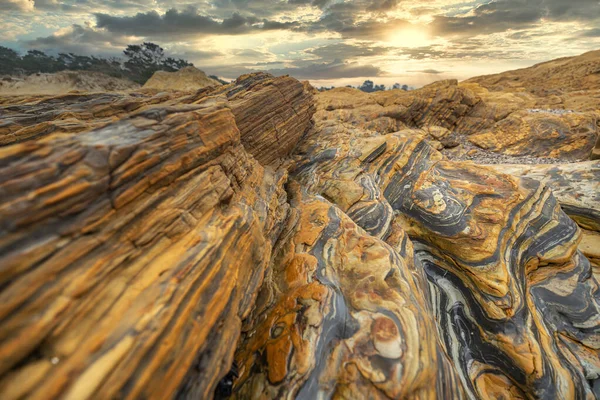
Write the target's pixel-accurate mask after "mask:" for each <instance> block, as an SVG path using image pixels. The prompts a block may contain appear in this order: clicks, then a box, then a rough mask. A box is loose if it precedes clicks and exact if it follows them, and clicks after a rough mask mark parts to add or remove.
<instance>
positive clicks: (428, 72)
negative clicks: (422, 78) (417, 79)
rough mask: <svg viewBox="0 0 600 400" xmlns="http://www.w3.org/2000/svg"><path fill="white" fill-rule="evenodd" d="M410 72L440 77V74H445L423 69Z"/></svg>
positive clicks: (435, 70)
mask: <svg viewBox="0 0 600 400" xmlns="http://www.w3.org/2000/svg"><path fill="white" fill-rule="evenodd" d="M408 72H419V73H422V74H433V75H438V74H443V73H444V71H438V70H437V69H422V70H420V71H408Z"/></svg>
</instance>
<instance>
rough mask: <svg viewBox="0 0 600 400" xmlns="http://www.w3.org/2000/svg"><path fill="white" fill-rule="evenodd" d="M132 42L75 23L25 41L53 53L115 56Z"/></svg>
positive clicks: (33, 46) (123, 37)
mask: <svg viewBox="0 0 600 400" xmlns="http://www.w3.org/2000/svg"><path fill="white" fill-rule="evenodd" d="M128 43H131V40H130V38H128V37H126V36H122V35H118V34H117V35H115V34H112V33H111V32H107V31H104V30H98V29H94V28H93V27H91V26H89V25H78V24H74V25H71V26H70V27H68V28H64V29H61V30H59V31H57V32H56V33H54V34H53V35H50V36H46V37H38V38H36V39H33V40H28V41H25V42H24V44H25V46H26V47H29V48H32V49H37V50H45V51H49V52H51V53H58V52H62V53H76V54H88V55H104V56H114V55H120V54H121V51H122V50H123V49H124V48H125V47H126V46H127V44H128Z"/></svg>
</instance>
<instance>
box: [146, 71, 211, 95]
mask: <svg viewBox="0 0 600 400" xmlns="http://www.w3.org/2000/svg"><path fill="white" fill-rule="evenodd" d="M219 85H221V83H219V82H217V81H216V80H214V79H212V78H209V77H208V76H206V74H205V73H204V72H203V71H200V70H199V69H198V68H196V67H185V68H182V69H180V70H179V71H175V72H167V71H156V72H155V73H154V75H152V76H151V77H150V79H148V81H147V82H146V83H145V84H144V89H158V90H183V91H187V90H197V89H202V88H204V87H207V86H219Z"/></svg>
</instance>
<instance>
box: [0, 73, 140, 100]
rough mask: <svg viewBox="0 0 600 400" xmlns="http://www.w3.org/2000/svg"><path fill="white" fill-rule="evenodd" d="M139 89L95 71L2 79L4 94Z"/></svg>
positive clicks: (120, 79)
mask: <svg viewBox="0 0 600 400" xmlns="http://www.w3.org/2000/svg"><path fill="white" fill-rule="evenodd" d="M139 87H140V85H139V84H137V83H135V82H132V81H130V80H128V79H122V78H114V77H112V76H108V75H106V74H103V73H101V72H94V71H61V72H56V73H39V74H33V75H29V76H25V77H14V76H5V77H3V78H0V94H2V95H27V94H61V93H67V92H70V91H80V92H118V91H127V90H132V89H137V88H139Z"/></svg>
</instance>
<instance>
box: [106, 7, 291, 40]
mask: <svg viewBox="0 0 600 400" xmlns="http://www.w3.org/2000/svg"><path fill="white" fill-rule="evenodd" d="M95 16H96V26H98V27H99V28H104V29H106V30H108V31H110V32H114V33H121V34H128V35H136V36H150V37H152V36H161V35H170V36H177V35H199V34H207V35H208V34H213V35H242V34H245V33H250V32H254V31H265V30H275V29H292V28H293V27H295V26H297V23H295V22H285V23H280V22H273V21H268V20H266V19H262V20H261V19H259V18H256V17H252V16H249V17H245V16H242V15H240V14H237V13H235V14H233V15H232V16H231V17H229V18H225V19H223V20H222V21H219V20H216V19H214V18H212V17H210V16H205V15H201V14H199V13H198V10H196V9H194V8H188V9H187V10H184V11H178V10H176V9H170V10H168V11H166V12H165V13H164V14H162V15H161V14H159V13H158V12H156V11H149V12H147V13H137V14H136V15H134V16H131V17H127V16H126V17H117V16H112V15H108V14H101V13H98V14H95Z"/></svg>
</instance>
